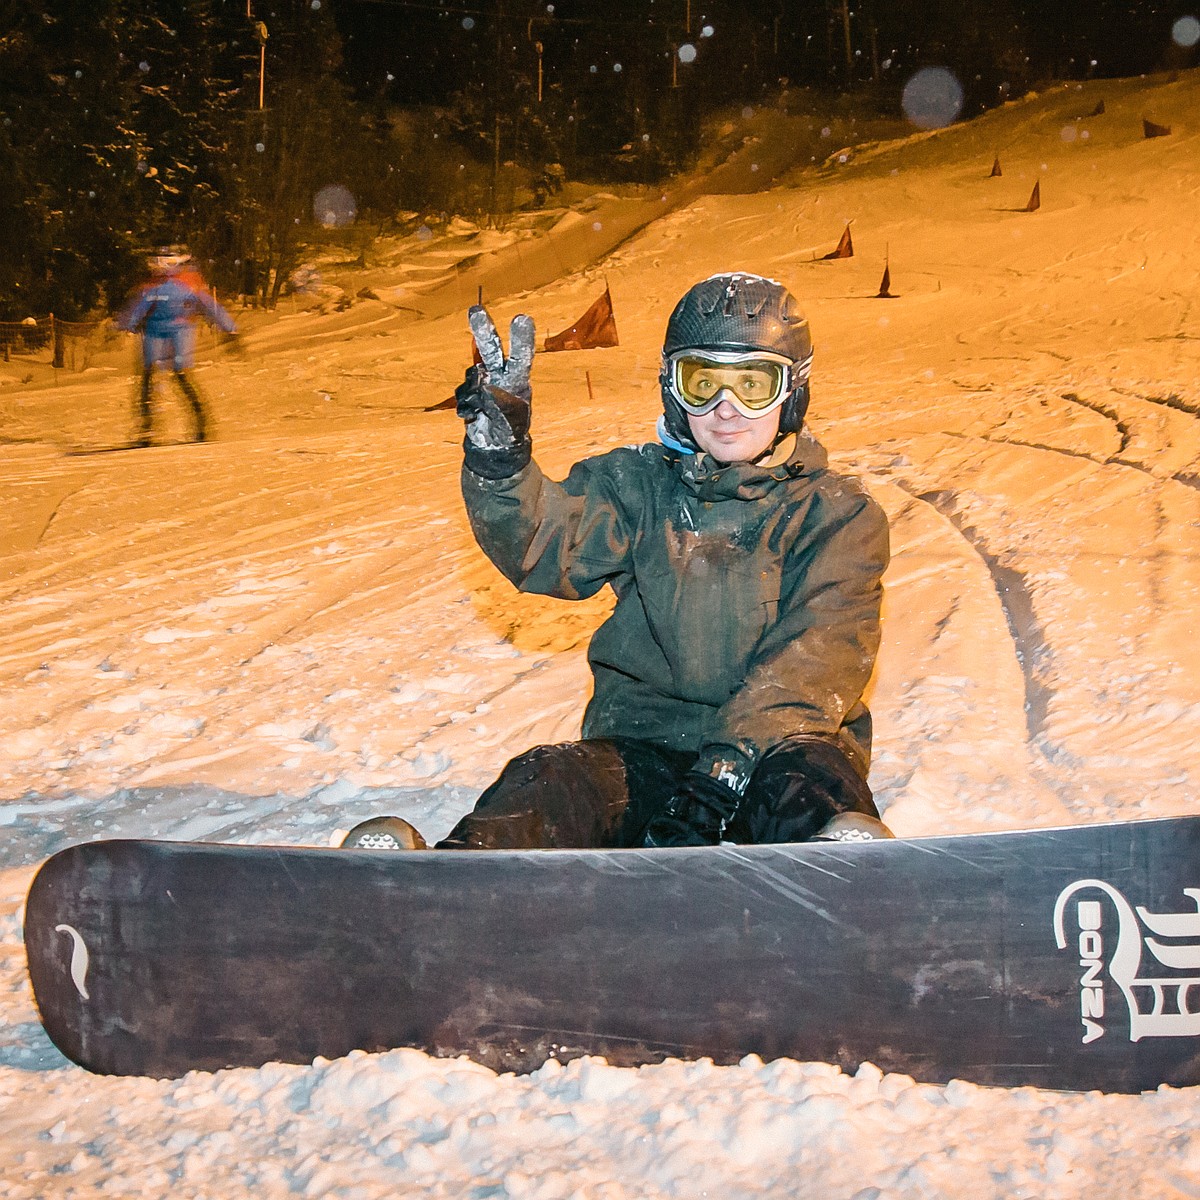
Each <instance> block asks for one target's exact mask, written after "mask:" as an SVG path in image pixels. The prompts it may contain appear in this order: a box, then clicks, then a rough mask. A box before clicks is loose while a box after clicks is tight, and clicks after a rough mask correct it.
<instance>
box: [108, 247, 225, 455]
mask: <svg viewBox="0 0 1200 1200" xmlns="http://www.w3.org/2000/svg"><path fill="white" fill-rule="evenodd" d="M149 266H150V279H149V280H148V281H147V282H146V283H145V284H144V285H143V286H142V287H141V288H140V289H139V290H138V291H137V292H136V293H135V294H134V296H133V298H132V299H131V300H130V301H129V303H128V304H127V305H126V306H125V307H124V308H123V309H122V310H121V312H120V313H119V314H118V315H117V318H116V322H115V324H116V326H117V328H118V329H126V330H129V331H131V332H137V331H140V332H141V334H142V384H141V390H140V392H139V393H138V407H139V426H138V433H137V436H136V438H135V439H134V445H136V446H149V445H150V430H151V426H152V423H153V414H152V412H151V406H150V400H151V396H152V394H153V390H154V370H155V367H156V366H159V365H162V366H164V367H167V368H169V369H170V370H171V371H173V372H174V375H175V379H176V381H177V382H178V384H179V387H180V390H181V391H182V392H183V395H184V397H185V399H186V400H187V402H188V403H189V404H190V405H191V408H192V416H193V418H194V422H195V425H194V434H193V438H192V440H193V441H196V442H203V441H205V440H206V439H207V437H208V417H207V414H206V413H205V411H204V405H203V403H202V401H201V399H200V394H199V392H198V391H197V390H196V385H195V383H193V382H192V379H191V377H190V376H189V375H188V371H189V370H190V369H191V366H192V352H193V349H194V346H195V341H196V328H195V323H196V317H197V316H202V317H204V318H205V319H206V320H207V321H209V322H211V323H212V324H213V325H216V326H217V327H218V328H219V329H221V330H223V331H224V333H225V334H226V335H227V336H228V337H229V338H230V339H231V340H235V341H236V338H237V327H236V326H235V324H234V321H233V318H232V317H231V316H230V315H229V314H228V313H227V312H226V311H225V310H224V309H223V308H222V307H221V306H220V305H219V304H218V303H217V302H216V300H214V299H213V297H212V296H211V295H209V293H208V291H207V290H206V288H205V286H204V281H203V279H202V278H201V277H200V273H199V271H197V270H196V267H195V264H194V263H193V262H192V260H191V258H190V256H189V255H188V254H187V252H186V251H184V250H182V249H180V248H178V247H164V248H163V249H161V250H159V251H158V252H157V253H156V254H155V255H154V256H153V257H152V258H151V259H150V263H149Z"/></svg>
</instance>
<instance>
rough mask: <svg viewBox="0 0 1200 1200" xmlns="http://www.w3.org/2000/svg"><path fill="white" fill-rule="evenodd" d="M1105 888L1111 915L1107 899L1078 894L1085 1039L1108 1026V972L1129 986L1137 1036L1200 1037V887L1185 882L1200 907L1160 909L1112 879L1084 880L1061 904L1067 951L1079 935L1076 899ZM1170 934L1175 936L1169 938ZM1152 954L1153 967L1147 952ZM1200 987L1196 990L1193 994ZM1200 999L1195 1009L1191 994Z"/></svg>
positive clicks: (1058, 922) (1057, 912) (1057, 910)
mask: <svg viewBox="0 0 1200 1200" xmlns="http://www.w3.org/2000/svg"><path fill="white" fill-rule="evenodd" d="M1089 891H1090V892H1100V893H1101V894H1102V895H1104V896H1107V897H1108V899H1109V901H1110V902H1111V904H1112V906H1113V908H1114V909H1115V910H1116V924H1115V928H1114V927H1113V923H1112V919H1111V916H1109V920H1108V923H1107V924H1106V922H1105V917H1106V905H1105V904H1104V903H1103V902H1102V900H1100V899H1098V898H1095V897H1091V898H1087V899H1076V900H1075V905H1074V911H1073V913H1072V914H1071V915H1073V917H1074V922H1073V924H1074V926H1075V927H1077V928H1078V935H1077V937H1075V939H1074V940H1075V948H1076V949H1078V951H1079V966H1080V968H1081V969H1082V972H1083V973H1082V974H1081V975H1080V977H1079V1016H1080V1020H1081V1021H1082V1023H1083V1042H1084V1044H1085V1045H1086V1044H1087V1043H1088V1042H1094V1041H1095V1040H1096V1039H1097V1038H1098V1037H1102V1036H1103V1035H1104V1032H1105V1025H1104V1021H1105V1016H1106V1013H1105V1011H1104V979H1103V972H1104V970H1105V969H1106V968H1107V971H1108V976H1109V978H1110V979H1112V981H1113V982H1114V983H1115V984H1116V985H1117V987H1119V988H1120V989H1121V994H1122V995H1123V996H1124V997H1125V1003H1126V1004H1127V1005H1128V1006H1129V1040H1130V1041H1131V1042H1136V1041H1140V1040H1141V1039H1142V1038H1145V1037H1197V1036H1200V888H1184V889H1183V892H1184V895H1185V896H1187V897H1188V899H1189V900H1190V901H1191V902H1192V905H1193V907H1194V910H1195V911H1192V912H1178V913H1152V912H1149V911H1147V910H1146V909H1145V908H1143V907H1141V906H1138V907H1137V908H1136V909H1135V908H1134V907H1133V905H1131V904H1130V903H1129V901H1128V900H1126V899H1125V897H1124V896H1123V895H1122V894H1121V893H1120V892H1119V891H1117V889H1116V888H1115V887H1113V886H1112V885H1111V884H1109V883H1105V882H1104V881H1103V880H1100V879H1078V880H1076V881H1075V882H1074V883H1072V884H1069V885H1068V886H1067V887H1065V888H1063V890H1062V891H1061V892H1060V893H1059V895H1058V899H1057V900H1056V901H1055V903H1054V936H1055V939H1056V941H1057V942H1058V948H1059V949H1060V950H1066V949H1067V947H1068V945H1069V944H1070V942H1071V940H1072V937H1073V936H1074V935H1072V934H1069V933H1068V929H1067V926H1068V906H1069V904H1070V902H1071V900H1072V899H1074V898H1075V897H1077V896H1079V894H1080V893H1081V892H1089ZM1162 939H1167V940H1162ZM1147 956H1148V957H1149V960H1150V961H1148V962H1147V963H1146V964H1145V967H1143V958H1146V957H1147ZM1193 989H1195V992H1194V993H1193ZM1193 996H1194V999H1193V1000H1192V1002H1193V1003H1196V1004H1197V1007H1196V1008H1194V1009H1193V1008H1189V999H1192V998H1193Z"/></svg>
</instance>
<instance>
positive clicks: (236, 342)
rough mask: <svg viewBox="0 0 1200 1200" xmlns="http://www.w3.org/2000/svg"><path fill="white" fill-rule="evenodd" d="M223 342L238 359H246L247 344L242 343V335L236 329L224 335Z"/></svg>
mask: <svg viewBox="0 0 1200 1200" xmlns="http://www.w3.org/2000/svg"><path fill="white" fill-rule="evenodd" d="M221 340H222V341H223V342H224V343H225V349H226V350H228V351H229V352H230V353H231V354H236V355H237V356H238V358H245V357H246V343H245V342H244V341H242V335H241V334H240V333H238V331H237V330H236V329H234V330H231V331H230V332H228V333H225V334H223V335H222V338H221Z"/></svg>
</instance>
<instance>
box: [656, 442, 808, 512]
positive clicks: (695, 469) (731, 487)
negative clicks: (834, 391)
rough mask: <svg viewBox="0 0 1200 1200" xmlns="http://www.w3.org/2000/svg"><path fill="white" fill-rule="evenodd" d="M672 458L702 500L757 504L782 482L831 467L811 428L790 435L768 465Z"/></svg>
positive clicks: (705, 456) (684, 456)
mask: <svg viewBox="0 0 1200 1200" xmlns="http://www.w3.org/2000/svg"><path fill="white" fill-rule="evenodd" d="M788 442H791V445H790V446H789V445H788ZM669 457H670V458H671V459H672V462H673V465H674V467H675V470H676V471H677V472H678V474H679V478H680V479H681V480H682V482H683V483H684V484H685V485H686V486H687V487H688V488H689V489H690V490H691V491H693V492H695V493H696V495H697V496H699V497H700V498H701V499H702V500H733V499H738V500H757V499H759V498H761V497H762V496H765V495H766V494H767V493H768V492H770V491H771V490H772V489H773V488H775V487H776V486H777V485H778V484H779V483H781V482H784V481H786V480H789V479H798V478H799V477H800V476H802V475H811V474H813V473H814V472H816V471H821V470H824V469H825V467H827V466H828V465H829V456H828V455H827V454H826V452H825V448H824V446H822V445H821V443H820V442H818V441H817V440H816V438H814V437H813V436H812V434H811V433H809V431H808V429H807V428H805V429H801V430H800V432H799V433H796V434H789V435H788V438H787V439H785V441H784V442H782V443H781V444H780V445H779V447H778V448H777V449H776V450H775V452H774V453H773V454H771V455H770V456H769V457H768V458H767V459H766V461H765V462H763V461H760V462H757V463H720V462H717V461H716V459H714V458H713V457H712V456H711V455H708V454H681V455H677V456H676V455H670V456H669Z"/></svg>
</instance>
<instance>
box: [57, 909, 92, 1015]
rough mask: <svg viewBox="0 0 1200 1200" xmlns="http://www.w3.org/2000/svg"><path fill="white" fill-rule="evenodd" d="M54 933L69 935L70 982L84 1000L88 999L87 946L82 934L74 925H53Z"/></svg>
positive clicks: (89, 997)
mask: <svg viewBox="0 0 1200 1200" xmlns="http://www.w3.org/2000/svg"><path fill="white" fill-rule="evenodd" d="M54 932H55V933H67V934H70V935H71V982H72V983H73V984H74V985H75V990H76V991H77V992H78V993H79V994H80V996H82V997H83V998H84V999H85V1000H90V999H91V996H89V995H88V990H87V971H88V948H87V943H86V942H85V941H84V940H83V934H81V933H80V932H79V930H78V929H76V928H75V926H74V925H55V927H54Z"/></svg>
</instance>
